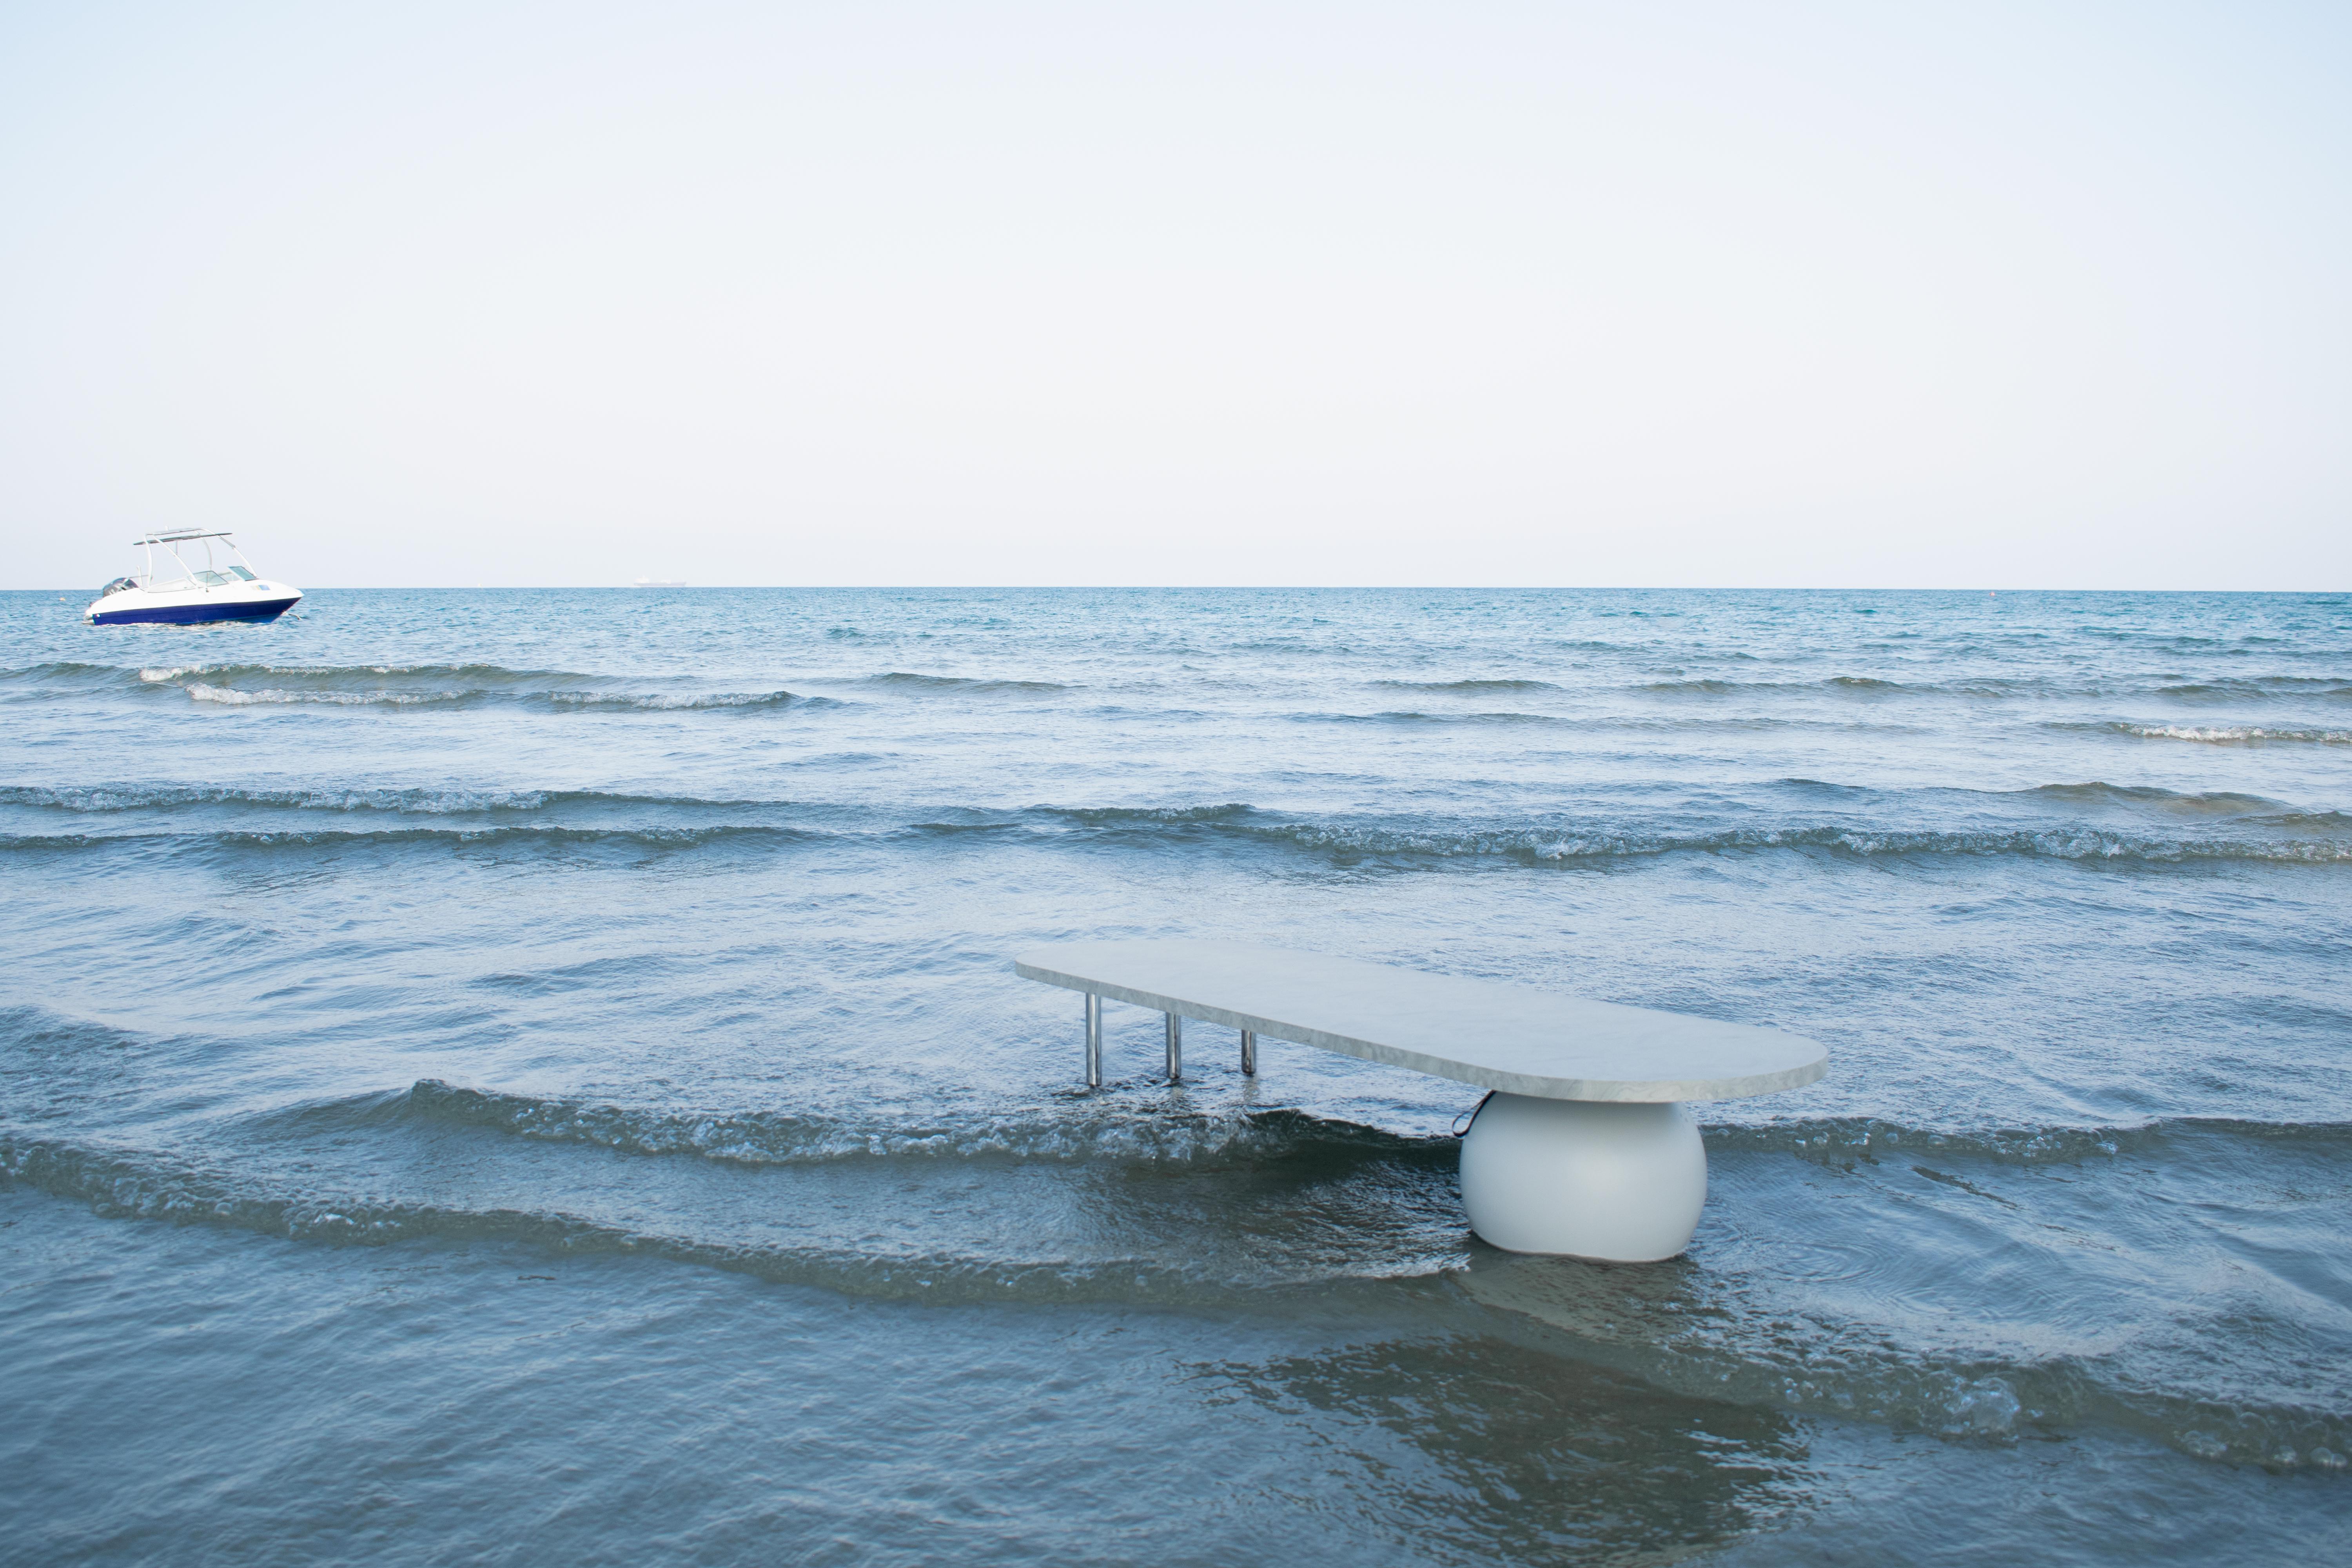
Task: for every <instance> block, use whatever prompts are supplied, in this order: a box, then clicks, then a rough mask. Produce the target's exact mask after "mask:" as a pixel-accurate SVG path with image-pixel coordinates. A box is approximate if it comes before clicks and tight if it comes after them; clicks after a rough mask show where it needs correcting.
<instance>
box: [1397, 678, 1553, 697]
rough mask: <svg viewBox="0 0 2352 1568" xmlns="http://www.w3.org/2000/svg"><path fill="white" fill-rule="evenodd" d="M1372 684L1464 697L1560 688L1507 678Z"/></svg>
mask: <svg viewBox="0 0 2352 1568" xmlns="http://www.w3.org/2000/svg"><path fill="white" fill-rule="evenodd" d="M1372 684H1373V685H1374V686H1377V687H1383V688H1386V689H1389V690H1391V691H1437V692H1458V693H1460V694H1461V695H1463V696H1465V697H1476V696H1479V695H1482V694H1484V693H1486V692H1494V691H1558V690H1559V689H1560V688H1559V685H1558V684H1556V683H1555V682H1552V681H1549V680H1508V679H1475V680H1375V681H1373V682H1372Z"/></svg>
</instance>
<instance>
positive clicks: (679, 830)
mask: <svg viewBox="0 0 2352 1568" xmlns="http://www.w3.org/2000/svg"><path fill="white" fill-rule="evenodd" d="M826 837H833V836H832V835H828V834H826V833H824V832H822V831H819V830H814V829H806V828H796V827H790V826H782V825H778V824H767V823H752V822H737V823H721V824H716V825H711V826H699V827H697V826H640V827H568V826H562V825H561V824H557V823H528V824H509V825H500V826H478V827H379V828H348V827H320V828H290V827H289V828H276V829H270V828H213V829H206V830H204V831H201V832H194V833H185V832H183V833H154V832H137V831H131V832H122V833H21V834H0V851H14V852H17V853H25V854H33V853H39V852H43V851H47V852H51V853H56V852H59V851H73V850H120V849H122V848H125V847H161V848H164V849H170V850H180V849H187V848H191V847H202V848H207V849H213V850H232V851H257V852H268V851H271V850H290V849H302V850H309V849H348V848H365V847H387V848H392V847H402V846H437V847H450V848H467V847H499V846H508V845H511V846H517V847H525V848H533V847H562V846H567V845H568V846H578V847H599V846H629V845H635V846H637V847H642V848H646V849H661V850H677V849H690V848H696V847H702V846H705V845H712V844H721V843H726V842H729V841H730V840H751V841H761V840H765V841H767V842H770V843H774V844H793V843H801V842H808V841H815V840H820V839H824V838H826Z"/></svg>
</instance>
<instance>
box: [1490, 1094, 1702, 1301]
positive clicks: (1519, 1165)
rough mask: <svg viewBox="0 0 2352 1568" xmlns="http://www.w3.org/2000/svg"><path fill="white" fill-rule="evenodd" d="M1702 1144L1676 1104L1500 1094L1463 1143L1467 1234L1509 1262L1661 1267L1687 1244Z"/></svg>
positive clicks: (1697, 1202)
mask: <svg viewBox="0 0 2352 1568" xmlns="http://www.w3.org/2000/svg"><path fill="white" fill-rule="evenodd" d="M1705 1205H1706V1144H1705V1143H1704V1142H1702V1141H1701V1140H1700V1138H1699V1135H1698V1128H1697V1126H1696V1124H1695V1123H1694V1122H1693V1121H1691V1119H1690V1118H1689V1117H1688V1116H1686V1115H1685V1114H1684V1112H1683V1108H1682V1107H1681V1106H1679V1105H1665V1104H1635V1103H1629V1102H1625V1101H1617V1100H1536V1099H1532V1098H1530V1097H1528V1096H1527V1095H1523V1094H1499V1093H1498V1094H1496V1095H1495V1096H1494V1097H1493V1098H1492V1099H1490V1100H1487V1101H1486V1104H1485V1105H1484V1106H1483V1107H1481V1108H1480V1110H1479V1111H1478V1115H1477V1119H1476V1120H1475V1121H1472V1122H1471V1124H1470V1131H1468V1132H1467V1133H1465V1135H1464V1136H1463V1139H1462V1206H1463V1207H1464V1208H1465V1209H1467V1210H1468V1211H1469V1214H1470V1228H1471V1229H1473V1230H1475V1231H1476V1232H1477V1233H1478V1235H1479V1236H1480V1237H1483V1238H1484V1239H1486V1241H1488V1242H1490V1243H1492V1244H1493V1245H1495V1246H1496V1247H1502V1248H1503V1249H1504V1250H1506V1251H1508V1252H1553V1253H1564V1254H1566V1255H1568V1256H1570V1257H1572V1258H1597V1259H1601V1260H1603V1261H1607V1262H1612V1263H1654V1262H1655V1261H1657V1260H1658V1259H1660V1258H1672V1257H1674V1256H1675V1254H1676V1253H1678V1252H1680V1251H1681V1250H1682V1249H1683V1248H1684V1247H1687V1246H1689V1245H1690V1238H1691V1232H1692V1231H1694V1230H1696V1229H1697V1228H1698V1214H1699V1210H1700V1209H1701V1208H1702V1207H1703V1206H1705Z"/></svg>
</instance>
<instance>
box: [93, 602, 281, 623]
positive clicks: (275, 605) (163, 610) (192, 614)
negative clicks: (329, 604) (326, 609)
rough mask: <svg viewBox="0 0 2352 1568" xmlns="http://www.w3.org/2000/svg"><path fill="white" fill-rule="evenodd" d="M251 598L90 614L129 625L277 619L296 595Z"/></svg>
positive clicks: (95, 620) (96, 620)
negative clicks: (214, 603)
mask: <svg viewBox="0 0 2352 1568" xmlns="http://www.w3.org/2000/svg"><path fill="white" fill-rule="evenodd" d="M296 598H299V595H295V596H294V597H289V598H284V599H247V600H244V601H242V602H234V601H225V602H223V603H221V604H217V605H149V606H146V607H144V608H141V609H136V610H116V611H113V612H111V613H110V612H108V611H105V610H100V612H99V613H98V614H96V615H94V616H90V618H89V624H90V625H91V626H137V625H141V624H142V623H145V624H152V623H157V622H161V623H163V624H166V625H171V626H202V625H204V624H205V623H206V622H209V621H274V620H276V619H277V618H278V616H282V615H284V614H285V613H286V612H287V611H288V610H289V609H290V608H292V607H293V605H294V603H295V600H296Z"/></svg>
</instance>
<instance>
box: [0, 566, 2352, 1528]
mask: <svg viewBox="0 0 2352 1568" xmlns="http://www.w3.org/2000/svg"><path fill="white" fill-rule="evenodd" d="M84 597H85V595H70V596H68V600H67V601H61V600H60V598H59V596H58V595H54V594H49V595H41V594H16V595H0V745H4V746H5V752H0V756H5V768H0V878H5V884H0V892H5V898H4V899H0V931H5V938H6V952H8V954H9V960H10V962H9V966H8V971H7V973H8V979H7V984H6V989H5V995H0V1051H5V1060H6V1063H7V1068H8V1070H7V1071H6V1072H5V1075H0V1170H5V1176H6V1180H5V1190H0V1258H5V1260H6V1277H5V1284H0V1335H5V1341H0V1343H5V1349H6V1352H7V1353H6V1355H5V1359H4V1360H0V1407H5V1408H6V1409H8V1410H9V1411H10V1412H11V1413H12V1415H13V1417H14V1418H13V1419H12V1420H11V1421H10V1422H9V1423H7V1425H6V1426H5V1428H0V1505H5V1510H6V1515H7V1517H8V1519H9V1520H10V1521H11V1524H12V1528H11V1530H10V1531H9V1532H8V1534H7V1537H6V1538H5V1540H0V1558H5V1559H8V1560H21V1561H41V1562H56V1561H67V1562H80V1561H89V1562H132V1561H142V1560H148V1559H153V1560H164V1559H169V1560H172V1561H205V1560H215V1561H236V1562H247V1561H310V1560H316V1559H317V1558H319V1557H321V1556H335V1555H348V1556H358V1555H363V1554H365V1555H384V1554H394V1555H403V1556H406V1557H409V1558H413V1559H415V1560H419V1561H442V1560H447V1561H478V1560H496V1561H508V1560H512V1561H536V1560H543V1559H544V1560H555V1559H564V1560H580V1561H614V1562H622V1561H630V1562H635V1561H643V1560H644V1559H645V1558H646V1556H648V1555H670V1556H679V1557H687V1558H691V1559H694V1560H698V1561H714V1562H728V1561H737V1560H741V1559H746V1558H758V1559H766V1558H771V1557H789V1558H793V1559H795V1560H812V1561H820V1562H833V1561H838V1562H845V1563H851V1562H856V1563H864V1562H898V1561H914V1560H918V1559H926V1558H935V1557H940V1556H945V1555H950V1554H952V1555H954V1556H957V1557H959V1558H963V1559H970V1560H974V1561H1007V1562H1012V1561H1023V1562H1026V1561H1034V1560H1036V1559H1039V1558H1041V1557H1053V1558H1074V1559H1088V1560H1103V1561H1121V1560H1131V1561H1139V1562H1142V1561H1149V1562H1222V1561H1233V1562H1255V1561H1263V1560H1265V1559H1266V1558H1268V1557H1272V1556H1275V1555H1276V1554H1278V1553H1281V1552H1320V1553H1323V1554H1326V1555H1333V1556H1337V1555H1339V1554H1345V1555H1346V1556H1347V1557H1348V1558H1349V1559H1350V1560H1356V1561H1379V1562H1388V1561H1394V1562H1465V1563H1470V1562H1485V1561H1494V1560H1497V1559H1503V1560H1514V1561H1531V1562H1538V1561H1571V1562H1588V1561H1589V1562H1620V1561H1622V1562H1655V1561H1667V1560H1678V1559H1681V1558H1685V1557H1688V1556H1692V1555H1694V1554H1696V1555H1698V1556H1702V1557H1713V1558H1717V1559H1720V1560H1722V1561H1727V1562H1734V1563H1781V1562H1790V1563H1795V1562H1837V1561H1853V1562H1877V1561H1886V1560H1890V1559H1899V1560H1908V1561H1927V1562H1934V1561H1954V1562H1958V1561H1962V1560H1967V1561H1982V1560H1986V1559H1987V1557H1988V1555H1990V1556H1991V1557H1994V1558H1998V1559H2000V1560H2016V1561H2043V1562H2063V1563H2078V1562H2080V1563H2104V1562H2110V1561H2115V1562H2123V1561H2130V1562H2144V1561H2150V1560H2158V1561H2179V1562H2200V1563H2201V1562H2217V1561H2238V1562H2250V1563H2251V1562H2271V1561H2276V1560H2279V1559H2280V1558H2281V1557H2282V1556H2284V1555H2287V1554H2289V1553H2304V1554H2313V1555H2318V1554H2332V1553H2330V1552H2327V1549H2326V1543H2327V1542H2330V1541H2333V1542H2336V1551H2340V1550H2341V1547H2342V1546H2343V1544H2344V1543H2345V1542H2346V1540H2347V1532H2352V1256H2347V1247H2346V1242H2347V1232H2352V1220H2347V1215H2352V1076H2347V1071H2346V1068H2347V1058H2352V1050H2347V1047H2352V1002H2347V992H2346V984H2345V983H2346V976H2347V972H2352V971H2347V961H2346V953H2347V942H2352V598H2347V597H2344V596H2284V595H2281V596H2260V595H2211V596H2200V595H2000V597H1997V598H1995V597H1991V596H1987V595H1925V594H1917V595H1915V594H1879V595H1864V594H1772V593H1758V594H1705V593H1598V592H1576V593H1533V592H1529V593H1475V592H1443V593H1421V592H1353V591H1271V590H1269V591H1258V592H1187V591H1132V592H1087V591H1038V592H995V591H992V592H961V593H960V592H919V593H901V592H886V591H846V590H843V591H804V592H801V591H781V590H779V591H745V592H727V591H716V590H704V591H688V592H677V593H670V592H636V593H631V592H627V591H611V592H590V591H583V592H533V593H510V592H497V591H484V592H474V593H438V592H436V593H419V594H393V593H358V592H351V593H336V592H322V593H319V594H315V595H312V597H311V598H310V600H308V601H307V602H306V603H305V605H304V606H303V608H302V610H301V611H300V612H299V616H297V617H293V618H289V619H288V620H285V621H282V622H280V623H278V624H277V625H274V626H263V627H222V628H212V629H197V630H188V629H157V630H136V629H121V630H106V631H99V630H93V629H90V628H87V627H84V626H81V625H80V624H79V621H78V620H77V619H76V616H77V615H78V612H79V605H80V603H81V602H82V600H83V598H84ZM1123 935H1134V936H1145V935H1221V936H1234V937H1240V938H1246V939H1255V940H1264V941H1268V942H1279V943H1287V944H1290V945H1296V946H1305V947H1314V948H1318V949H1322V950H1327V951H1331V952H1345V953H1350V954H1355V955H1358V956H1362V957H1367V958H1372V959H1377V960H1384V961H1391V962H1397V963H1410V964H1413V965H1417V966H1422V967H1426V968H1432V969H1441V970H1446V971H1451V972H1454V973H1467V974H1479V975H1488V976H1494V977H1496V978H1504V979H1511V980H1519V981H1525V982H1529V983H1533V984H1543V985H1549V986H1554V987H1558V988H1560V989H1564V990H1570V991H1575V992H1579V993H1582V994H1590V995H1594V996H1600V997H1605V998H1609V999H1612V1000H1616V1001H1622V1002H1630V1003H1636V1004H1642V1005H1655V1006H1664V1007H1674V1008H1679V1009H1684V1010H1687V1011H1691V1012H1696V1013H1703V1014H1706V1015H1710V1016H1718V1017H1724V1018H1729V1019H1735V1020H1738V1021H1742V1022H1751V1023H1769V1024H1774V1025H1778V1026H1783V1027H1787V1028H1790V1029H1794V1030H1797V1031H1799V1032H1801V1033H1804V1034H1807V1035H1811V1036H1812V1037H1816V1038H1819V1039H1821V1040H1822V1041H1823V1042H1825V1043H1826V1044H1827V1045H1828V1046H1829V1047H1830V1048H1831V1050H1832V1055H1833V1062H1832V1073H1831V1076H1830V1077H1829V1078H1828V1079H1826V1080H1825V1081H1823V1082H1822V1083H1821V1084H1818V1085H1816V1086H1813V1087H1812V1088H1810V1089H1804V1090H1801V1091H1797V1092H1794V1093H1790V1094H1785V1095H1780V1096H1773V1097H1768V1098H1765V1099H1760V1100H1746V1101H1738V1102H1732V1103H1728V1104H1723V1105H1716V1106H1709V1107H1705V1108H1702V1120H1703V1121H1705V1123H1706V1126H1707V1128H1708V1144H1709V1158H1710V1165H1711V1180H1712V1187H1711V1197H1710V1201H1709V1205H1708V1208H1707V1211H1706V1217H1705V1218H1704V1219H1703V1221H1702V1222H1701V1225H1700V1227H1699V1231H1698V1234H1697V1237H1696V1240H1695V1241H1694V1243H1693V1246H1692V1247H1691V1250H1690V1252H1689V1254H1688V1255H1687V1257H1685V1258H1682V1259H1679V1260H1676V1261H1675V1262H1673V1263H1669V1264H1663V1265H1653V1266H1643V1267H1619V1268H1611V1267H1601V1266H1594V1265H1586V1264H1580V1263H1575V1262H1570V1261H1566V1260H1558V1259H1543V1258H1513V1257H1510V1256H1507V1255H1505V1254H1501V1253H1497V1252H1495V1251H1493V1250H1492V1249H1490V1248H1487V1247H1484V1246H1483V1245H1481V1244H1479V1243H1477V1242H1475V1241H1474V1240H1473V1239H1472V1238H1470V1237H1469V1236H1468V1235H1467V1233H1466V1231H1465V1227H1464V1226H1463V1222H1462V1218H1461V1215H1460V1210H1459V1206H1458V1202H1457V1197H1456V1194H1455V1192H1454V1142H1453V1140H1452V1137H1451V1135H1450V1131H1449V1130H1450V1128H1451V1126H1452V1125H1453V1123H1454V1119H1455V1117H1456V1116H1457V1115H1458V1114H1459V1113H1460V1112H1462V1111H1464V1110H1467V1109H1469V1108H1470V1106H1471V1105H1472V1104H1474V1103H1475V1098H1476V1097H1475V1092H1474V1091H1471V1090H1468V1089H1465V1088H1464V1087H1463V1086H1458V1085H1454V1084H1449V1083H1444V1082H1442V1081H1438V1080H1433V1079H1425V1078H1422V1077H1419V1076H1417V1075H1414V1074H1410V1073H1404V1072H1401V1071H1396V1070H1393V1069H1389V1068H1381V1067H1378V1066H1375V1065H1373V1064H1370V1063H1365V1062H1359V1061H1355V1060H1352V1059H1349V1058H1336V1057H1330V1056H1327V1055H1325V1054H1323V1053H1319V1052H1316V1051H1312V1050H1309V1049H1307V1048H1305V1047H1293V1046H1288V1045H1286V1044H1284V1043H1281V1042H1272V1041H1270V1042H1266V1043H1265V1045H1264V1046H1263V1047H1262V1058H1261V1071H1260V1076H1259V1077H1258V1078H1257V1079H1255V1081H1248V1080H1244V1079H1242V1078H1241V1076H1240V1074H1239V1072H1238V1063H1237V1061H1236V1060H1235V1058H1234V1050H1233V1043H1232V1040H1231V1038H1230V1037H1229V1036H1225V1035H1223V1034H1221V1033H1220V1032H1218V1031H1214V1030H1209V1029H1205V1028H1202V1027H1199V1026H1196V1027H1195V1028H1194V1029H1193V1030H1192V1032H1191V1034H1190V1036H1189V1037H1188V1055H1187V1066H1188V1080H1187V1081H1186V1082H1185V1083H1184V1084H1183V1085H1181V1087H1175V1088H1171V1087H1170V1086H1168V1085H1166V1084H1165V1083H1163V1082H1160V1081H1159V1078H1158V1057H1159V1051H1158V1030H1159V1020H1158V1018H1157V1017H1156V1016H1152V1015H1149V1014H1145V1013H1142V1012H1140V1011H1138V1010H1134V1009H1127V1008H1121V1007H1118V1006H1117V1005H1113V1006H1111V1007H1110V1008H1109V1009H1108V1013H1109V1023H1110V1026H1111V1046H1112V1055H1111V1062H1110V1075H1111V1081H1110V1082H1109V1083H1108V1084H1107V1086H1106V1088H1105V1089H1104V1090H1103V1091H1102V1092H1101V1093H1099V1094H1095V1095H1087V1094H1086V1093H1083V1092H1081V1091H1080V1090H1079V1089H1078V1085H1077V1081H1076V1080H1077V1076H1078V1066H1079V1062H1078V1055H1079V1050H1078V1047H1079V1042H1078V1028H1077V1016H1076V1012H1077V1008H1076V998H1075V997H1073V996H1071V995H1069V994H1066V993H1063V992H1058V991H1053V990H1049V989H1046V988H1044V987H1039V986H1034V985H1031V984H1025V983H1023V982H1020V981H1018V980H1016V979H1014V978H1013V976H1012V974H1011V973H1010V971H1009V963H1008V960H1009V955H1010V954H1011V953H1013V952H1016V951H1018V950H1020V949H1021V948H1022V947H1024V946H1026V945H1029V944H1032V943H1035V942H1045V941H1053V940H1060V939H1069V938H1079V937H1092V936H1106V937H1108V936H1123Z"/></svg>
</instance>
